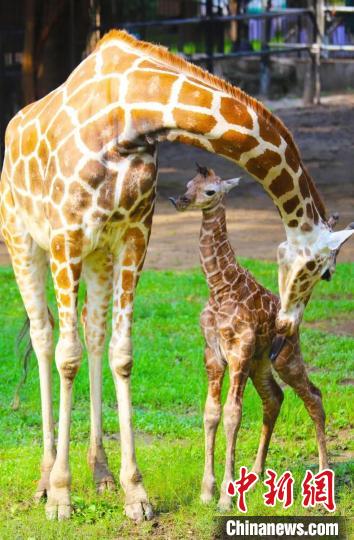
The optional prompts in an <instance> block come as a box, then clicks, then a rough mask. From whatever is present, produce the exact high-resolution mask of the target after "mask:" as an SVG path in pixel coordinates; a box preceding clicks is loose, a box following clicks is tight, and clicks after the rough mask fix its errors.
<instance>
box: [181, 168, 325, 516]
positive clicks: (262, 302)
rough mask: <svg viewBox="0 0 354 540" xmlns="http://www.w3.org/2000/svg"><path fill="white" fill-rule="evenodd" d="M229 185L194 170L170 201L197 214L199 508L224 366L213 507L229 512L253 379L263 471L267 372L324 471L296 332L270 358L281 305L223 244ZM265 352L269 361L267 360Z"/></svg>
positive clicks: (271, 396)
mask: <svg viewBox="0 0 354 540" xmlns="http://www.w3.org/2000/svg"><path fill="white" fill-rule="evenodd" d="M236 185H238V179H232V180H224V181H222V180H221V179H220V178H219V177H218V176H216V175H215V173H214V171H213V170H211V169H207V168H205V167H200V166H198V174H197V175H196V176H195V177H194V178H193V179H192V180H190V181H189V182H188V184H187V190H186V192H185V194H184V195H183V196H180V197H178V198H177V199H173V198H171V201H172V202H173V204H174V205H175V207H176V208H177V210H179V211H185V210H190V209H200V210H201V211H202V214H203V219H202V226H201V231H200V246H199V247H200V260H201V264H202V268H203V271H204V274H205V277H206V280H207V283H208V287H209V293H210V296H209V300H208V303H207V305H206V307H205V308H204V310H203V312H202V314H201V328H202V331H203V334H204V337H205V342H206V345H205V367H206V371H207V376H208V395H207V399H206V404H205V412H204V429H205V468H204V476H203V481H202V492H201V498H202V501H203V502H209V501H210V500H211V499H212V497H213V494H214V489H215V476H214V446H215V435H216V430H217V427H218V424H219V422H220V417H221V388H222V382H223V377H224V373H225V368H226V366H228V368H229V375H230V388H229V391H228V395H227V399H226V403H225V405H224V410H223V412H224V415H223V422H224V429H225V434H226V463H225V474H224V479H223V483H222V487H221V495H220V500H219V507H220V508H221V509H223V510H227V509H229V508H230V507H231V498H230V497H229V496H228V495H227V493H226V488H227V485H228V483H229V481H230V480H233V479H234V461H235V445H236V437H237V432H238V430H239V427H240V423H241V412H242V400H243V393H244V389H245V386H246V382H247V379H248V377H250V378H251V379H252V382H253V384H254V386H255V388H256V390H257V392H258V394H259V396H260V398H261V400H262V404H263V426H262V432H261V438H260V443H259V447H258V451H257V457H256V460H255V463H254V466H253V471H254V472H256V473H258V474H260V473H262V472H263V470H264V464H265V459H266V456H267V451H268V447H269V442H270V438H271V435H272V432H273V428H274V425H275V422H276V419H277V416H278V414H279V411H280V407H281V404H282V401H283V392H282V390H281V388H280V386H279V385H278V383H277V382H276V380H275V379H274V376H273V373H272V367H273V368H274V369H275V370H276V372H277V373H278V375H279V376H280V378H281V379H282V380H283V381H284V382H285V383H287V384H289V385H290V386H292V387H293V389H294V390H295V392H296V393H297V394H298V396H299V397H300V398H301V399H302V400H303V402H304V404H305V407H306V409H307V411H308V413H309V415H310V416H311V418H312V420H313V422H314V424H315V427H316V436H317V444H318V452H319V466H320V469H325V468H327V467H328V458H327V450H326V441H325V413H324V410H323V405H322V399H321V392H320V391H319V390H318V389H317V388H316V387H315V386H314V385H313V384H312V383H311V381H310V380H309V378H308V376H307V374H306V369H305V364H304V361H303V358H302V355H301V350H300V340H299V335H298V333H296V334H295V335H293V336H291V337H287V338H284V340H283V343H282V344H281V345H282V346H281V347H280V348H279V349H280V350H279V349H278V351H275V354H274V350H273V348H274V343H273V340H274V338H275V337H276V328H275V322H276V316H277V313H278V310H279V309H280V300H279V298H278V296H276V295H275V294H273V293H272V292H270V291H269V290H267V289H265V288H264V287H262V285H260V284H259V283H258V282H257V281H256V280H255V278H254V277H253V276H252V275H251V274H250V273H249V272H248V271H247V270H246V269H245V268H243V267H242V266H240V265H239V264H238V262H237V261H236V260H235V254H234V251H233V249H232V247H231V244H230V242H229V240H228V235H227V229H226V219H225V207H224V204H223V199H224V195H225V193H227V192H228V191H229V190H230V189H232V188H233V187H234V186H236ZM275 342H276V340H275ZM272 344H273V347H272ZM271 349H272V350H271ZM270 353H272V354H273V358H274V362H271V361H270V359H269V357H270Z"/></svg>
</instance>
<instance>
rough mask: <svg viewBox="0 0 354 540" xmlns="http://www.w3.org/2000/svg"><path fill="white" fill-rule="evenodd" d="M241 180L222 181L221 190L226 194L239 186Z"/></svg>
mask: <svg viewBox="0 0 354 540" xmlns="http://www.w3.org/2000/svg"><path fill="white" fill-rule="evenodd" d="M240 180H241V177H240V178H230V179H229V180H223V181H222V182H221V186H222V190H223V192H224V193H228V192H229V191H230V190H231V189H232V188H234V187H236V186H238V185H239V183H240Z"/></svg>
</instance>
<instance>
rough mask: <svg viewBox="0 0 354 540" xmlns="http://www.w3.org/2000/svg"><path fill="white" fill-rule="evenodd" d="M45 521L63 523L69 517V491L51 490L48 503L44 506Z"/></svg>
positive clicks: (62, 489) (63, 489)
mask: <svg viewBox="0 0 354 540" xmlns="http://www.w3.org/2000/svg"><path fill="white" fill-rule="evenodd" d="M45 514H46V517H47V519H50V520H55V519H58V521H63V520H64V519H69V518H70V516H71V504H70V494H69V490H68V489H66V488H58V489H51V490H50V491H49V494H48V501H47V504H46V505H45Z"/></svg>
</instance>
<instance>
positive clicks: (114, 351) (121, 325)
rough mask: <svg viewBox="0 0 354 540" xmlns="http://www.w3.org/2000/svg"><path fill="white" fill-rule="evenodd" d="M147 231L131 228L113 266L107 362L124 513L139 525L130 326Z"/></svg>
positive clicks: (146, 506)
mask: <svg viewBox="0 0 354 540" xmlns="http://www.w3.org/2000/svg"><path fill="white" fill-rule="evenodd" d="M149 233H150V228H149V229H148V230H146V229H144V227H139V226H132V227H130V228H129V229H128V230H127V231H126V233H125V235H124V238H123V248H122V251H121V252H120V254H119V255H118V256H117V257H116V259H115V262H114V297H113V299H114V300H113V301H114V303H113V321H112V324H113V328H112V338H111V342H110V346H109V362H110V366H111V370H112V374H113V379H114V384H115V387H116V392H117V400H118V414H119V425H120V438H121V470H120V482H121V485H122V488H123V490H124V492H125V513H126V515H127V516H128V517H130V518H132V519H134V520H136V521H141V520H143V519H144V517H145V518H146V519H151V518H152V516H153V512H152V507H151V505H150V503H149V499H148V496H147V494H146V491H145V488H144V486H143V482H142V476H141V473H140V471H139V469H138V466H137V463H136V457H135V444H134V433H133V422H132V414H133V413H132V402H131V385H130V374H131V369H132V366H133V355H132V344H131V326H132V317H133V302H134V294H135V288H136V285H137V282H138V278H139V273H140V270H141V268H142V265H143V262H144V258H145V253H146V247H147V243H148V238H149Z"/></svg>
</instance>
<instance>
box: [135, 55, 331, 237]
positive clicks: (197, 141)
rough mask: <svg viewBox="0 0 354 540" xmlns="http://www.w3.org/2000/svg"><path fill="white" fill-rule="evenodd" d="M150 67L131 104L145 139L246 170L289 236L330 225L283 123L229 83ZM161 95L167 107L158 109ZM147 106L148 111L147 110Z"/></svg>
mask: <svg viewBox="0 0 354 540" xmlns="http://www.w3.org/2000/svg"><path fill="white" fill-rule="evenodd" d="M145 65H146V64H141V71H142V72H144V69H145V72H144V75H145V79H144V80H145V83H146V86H145V87H144V88H142V84H140V87H139V85H138V82H139V80H140V79H139V77H140V78H141V75H139V77H137V80H136V86H135V87H139V88H140V89H139V93H138V94H139V95H138V97H137V98H136V99H137V101H138V103H137V106H138V107H139V110H137V111H135V110H134V109H135V107H134V105H129V106H130V107H131V112H132V117H133V124H134V127H137V128H138V133H139V135H146V136H147V138H148V140H151V141H154V140H164V139H167V140H170V141H179V142H182V143H185V144H189V145H194V146H197V147H201V148H204V149H206V150H208V151H210V152H213V153H216V154H219V155H221V156H224V157H226V158H228V159H230V160H232V161H234V162H235V163H237V164H238V165H240V166H241V167H242V168H244V169H245V170H246V171H247V172H248V173H249V174H251V175H252V176H253V177H254V178H255V179H256V180H257V181H258V182H259V183H260V184H261V185H262V186H263V188H264V189H265V191H266V192H267V193H268V194H269V195H270V197H271V198H272V199H273V201H274V203H275V205H276V207H277V208H278V210H279V213H280V215H281V218H282V220H283V222H284V225H285V228H286V232H287V235H288V237H291V236H292V235H293V233H294V232H296V234H295V236H299V234H301V235H302V234H305V235H306V234H308V233H310V232H311V231H314V230H316V229H318V227H321V226H325V225H324V223H325V221H326V216H325V214H326V212H325V208H324V205H323V203H322V201H321V198H320V195H319V194H318V192H317V190H316V188H315V186H314V184H313V181H312V179H311V177H310V175H309V174H308V172H307V171H306V168H305V166H304V164H303V163H302V160H301V158H300V155H299V151H298V149H297V147H296V145H295V143H294V141H293V139H292V137H291V135H290V133H289V132H288V131H287V129H286V128H285V126H284V125H283V124H282V122H281V121H280V120H279V119H278V118H276V117H275V116H274V115H273V114H272V113H270V112H269V111H268V110H267V109H266V108H265V107H264V106H263V105H262V104H261V103H259V102H257V101H255V100H254V99H252V98H250V97H249V96H247V95H246V94H244V93H243V92H241V91H240V90H238V89H236V88H233V87H231V86H230V85H227V83H225V88H221V89H219V88H218V87H217V85H216V83H215V80H214V79H215V78H212V80H211V82H210V84H207V83H206V82H205V81H199V80H197V79H196V78H193V77H192V76H190V75H188V74H185V73H179V74H172V73H166V72H163V71H162V70H161V66H160V71H154V68H153V64H152V63H151V62H150V63H149V64H148V65H147V67H146V68H145V67H144V66H145ZM166 69H168V68H167V67H166ZM147 74H148V75H147ZM150 78H151V81H150ZM213 81H214V83H215V87H214V86H213ZM220 84H221V83H220ZM159 89H160V90H159ZM162 89H163V90H162ZM157 91H159V92H160V95H161V96H162V97H161V98H160V99H163V103H158V104H156V105H155V104H154V103H153V101H154V100H155V96H154V95H153V94H154V92H157ZM127 95H128V94H127ZM130 95H131V94H129V100H131V99H132V98H131V97H130ZM158 99H159V98H158V96H156V100H158ZM142 103H146V110H141V108H140V107H142V105H141V104H142Z"/></svg>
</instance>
